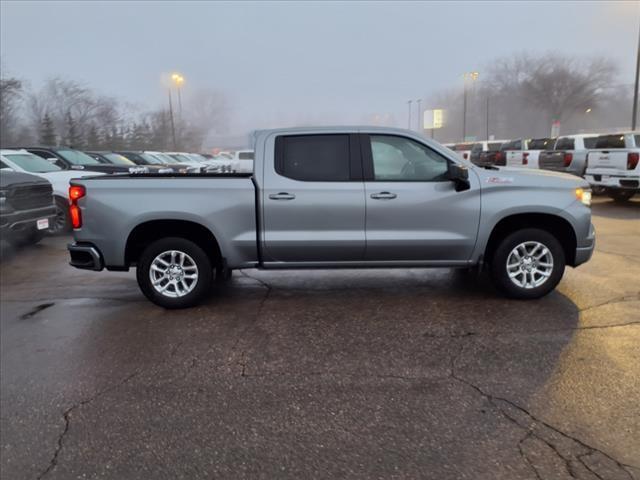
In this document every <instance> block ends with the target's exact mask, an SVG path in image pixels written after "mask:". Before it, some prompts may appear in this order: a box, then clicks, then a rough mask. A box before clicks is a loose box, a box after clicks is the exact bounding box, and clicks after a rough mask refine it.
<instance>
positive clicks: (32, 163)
mask: <svg viewBox="0 0 640 480" xmlns="http://www.w3.org/2000/svg"><path fill="white" fill-rule="evenodd" d="M5 157H6V158H7V159H8V160H10V161H12V162H13V163H15V164H16V165H18V166H19V167H20V168H22V169H23V170H26V171H27V172H33V173H45V172H57V171H59V170H62V169H61V168H60V167H58V166H57V165H55V164H53V163H49V162H48V161H46V160H45V159H44V158H40V157H38V156H37V155H32V154H31V153H9V154H7V155H5Z"/></svg>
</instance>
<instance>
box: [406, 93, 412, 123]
mask: <svg viewBox="0 0 640 480" xmlns="http://www.w3.org/2000/svg"><path fill="white" fill-rule="evenodd" d="M411 102H412V100H407V105H408V107H409V117H408V126H407V128H408V129H409V130H411Z"/></svg>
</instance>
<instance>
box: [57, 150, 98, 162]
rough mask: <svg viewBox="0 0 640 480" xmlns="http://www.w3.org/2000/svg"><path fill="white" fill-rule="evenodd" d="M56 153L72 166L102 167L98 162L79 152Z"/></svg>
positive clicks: (58, 151)
mask: <svg viewBox="0 0 640 480" xmlns="http://www.w3.org/2000/svg"><path fill="white" fill-rule="evenodd" d="M56 153H57V154H58V155H60V156H61V157H62V158H64V159H65V160H66V161H67V162H69V163H70V164H72V165H100V162H99V161H98V160H96V159H95V158H92V157H90V156H89V155H87V154H86V153H84V152H79V151H78V150H57V151H56Z"/></svg>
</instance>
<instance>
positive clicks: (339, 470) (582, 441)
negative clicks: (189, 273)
mask: <svg viewBox="0 0 640 480" xmlns="http://www.w3.org/2000/svg"><path fill="white" fill-rule="evenodd" d="M593 211H594V224H595V225H596V228H597V232H598V244H597V251H596V253H595V255H594V258H593V259H592V261H591V262H589V263H587V264H586V265H583V266H581V267H579V268H578V269H575V270H574V269H567V271H566V273H565V278H564V279H563V281H562V282H561V284H560V286H559V288H558V290H557V292H554V293H552V294H551V295H549V296H547V297H545V298H544V299H541V300H538V301H529V302H522V301H513V300H506V299H504V298H501V297H499V296H498V295H497V294H496V293H495V292H494V291H493V290H492V288H491V287H490V286H489V285H488V284H487V281H486V279H485V278H484V277H476V276H474V275H469V274H465V273H463V272H457V271H452V270H448V269H440V270H421V269H408V270H366V271H355V270H345V271H342V270H340V271H287V272H264V271H257V270H246V271H241V272H234V276H233V279H232V281H231V282H230V283H229V284H228V285H225V286H223V287H221V288H219V289H218V290H216V291H215V292H213V293H212V295H211V298H210V300H209V301H208V303H207V304H206V305H203V306H201V307H198V308H194V309H190V310H183V311H164V310H161V309H159V308H158V307H155V306H153V305H152V304H150V303H149V302H147V301H146V300H145V299H144V298H143V296H142V294H141V293H139V291H138V287H137V284H136V282H135V276H134V272H133V271H132V272H129V273H112V272H108V273H107V272H102V273H94V272H85V271H80V270H75V269H73V268H71V267H68V265H67V256H66V252H65V244H66V241H67V239H65V238H50V239H46V240H45V241H43V242H42V244H41V245H38V246H34V247H30V248H26V249H24V250H21V251H18V252H5V253H4V254H3V260H2V263H1V264H0V288H1V293H2V295H1V302H0V314H1V315H0V341H1V343H0V347H1V351H0V353H1V363H0V373H1V375H0V387H1V389H0V474H1V475H0V476H1V477H2V478H7V479H9V478H10V479H23V478H24V479H40V478H42V479H67V478H95V479H97V478H108V479H138V478H141V479H142V478H154V479H158V478H171V479H174V478H185V479H192V478H233V479H237V478H296V479H297V478H305V477H306V478H309V477H310V478H336V477H341V478H344V477H350V478H437V479H485V478H486V479H510V480H511V479H544V480H546V479H564V478H567V479H571V478H577V479H585V480H591V479H592V480H598V479H612V480H617V479H631V480H634V479H635V480H640V441H639V440H638V439H640V409H639V407H638V405H640V347H639V345H640V282H639V279H640V254H639V253H638V252H639V251H640V250H639V248H638V245H639V241H640V199H636V200H634V201H633V202H631V203H629V204H627V205H615V204H614V203H613V202H611V201H609V200H606V199H597V200H596V203H595V205H594V208H593Z"/></svg>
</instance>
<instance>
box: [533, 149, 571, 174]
mask: <svg viewBox="0 0 640 480" xmlns="http://www.w3.org/2000/svg"><path fill="white" fill-rule="evenodd" d="M564 154H565V152H564V151H561V150H554V151H551V152H540V157H539V160H538V164H539V165H540V168H544V169H550V170H557V169H564V168H565V164H564Z"/></svg>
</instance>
